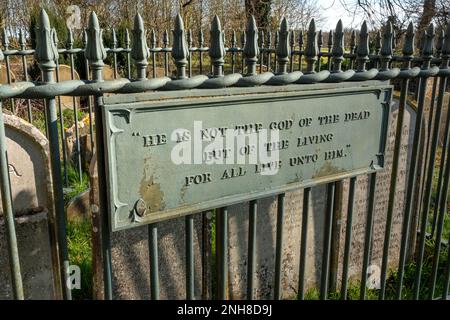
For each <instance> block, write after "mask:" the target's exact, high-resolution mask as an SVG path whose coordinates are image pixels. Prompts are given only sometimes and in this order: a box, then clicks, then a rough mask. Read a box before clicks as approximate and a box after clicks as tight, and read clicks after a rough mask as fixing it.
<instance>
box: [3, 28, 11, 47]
mask: <svg viewBox="0 0 450 320" xmlns="http://www.w3.org/2000/svg"><path fill="white" fill-rule="evenodd" d="M2 44H3V47H5V50H8V49H9V37H8V31H6V28H3V36H2Z"/></svg>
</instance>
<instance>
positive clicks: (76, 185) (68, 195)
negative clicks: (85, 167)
mask: <svg viewBox="0 0 450 320" xmlns="http://www.w3.org/2000/svg"><path fill="white" fill-rule="evenodd" d="M62 170H64V168H62ZM62 174H63V176H64V172H62ZM67 178H68V181H67V182H68V187H67V188H66V189H65V192H64V205H65V206H66V207H67V205H68V204H69V202H70V200H72V199H73V198H74V197H75V196H77V195H78V194H80V193H81V192H83V191H86V190H87V189H88V188H89V177H88V175H87V174H86V173H85V172H83V178H82V179H81V180H80V177H79V175H78V171H77V169H76V168H75V167H74V166H73V165H71V164H68V166H67Z"/></svg>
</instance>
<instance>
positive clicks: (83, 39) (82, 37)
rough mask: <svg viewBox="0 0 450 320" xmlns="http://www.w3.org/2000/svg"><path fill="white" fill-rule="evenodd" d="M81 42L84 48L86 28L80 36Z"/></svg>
mask: <svg viewBox="0 0 450 320" xmlns="http://www.w3.org/2000/svg"><path fill="white" fill-rule="evenodd" d="M81 42H82V43H83V47H84V48H86V44H87V31H86V28H83V32H82V34H81Z"/></svg>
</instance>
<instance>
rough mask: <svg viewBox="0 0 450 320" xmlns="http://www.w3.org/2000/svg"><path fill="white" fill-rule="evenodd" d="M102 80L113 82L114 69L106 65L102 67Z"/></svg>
mask: <svg viewBox="0 0 450 320" xmlns="http://www.w3.org/2000/svg"><path fill="white" fill-rule="evenodd" d="M103 79H104V80H114V69H113V68H112V67H111V66H110V65H108V64H105V65H104V66H103Z"/></svg>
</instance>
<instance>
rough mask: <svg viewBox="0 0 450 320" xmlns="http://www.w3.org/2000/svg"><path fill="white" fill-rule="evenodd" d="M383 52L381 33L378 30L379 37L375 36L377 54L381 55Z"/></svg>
mask: <svg viewBox="0 0 450 320" xmlns="http://www.w3.org/2000/svg"><path fill="white" fill-rule="evenodd" d="M380 50H381V31H380V30H378V32H377V35H376V36H375V54H377V55H378V54H380Z"/></svg>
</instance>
